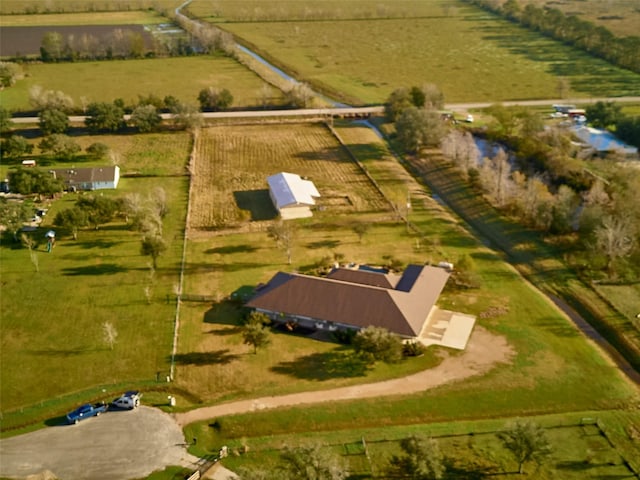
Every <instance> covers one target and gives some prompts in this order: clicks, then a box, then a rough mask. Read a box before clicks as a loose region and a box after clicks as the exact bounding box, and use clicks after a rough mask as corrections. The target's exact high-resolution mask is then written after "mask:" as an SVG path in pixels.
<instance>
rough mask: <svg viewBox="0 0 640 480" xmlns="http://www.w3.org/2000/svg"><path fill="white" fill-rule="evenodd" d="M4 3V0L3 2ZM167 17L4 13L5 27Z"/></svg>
mask: <svg viewBox="0 0 640 480" xmlns="http://www.w3.org/2000/svg"><path fill="white" fill-rule="evenodd" d="M3 3H4V2H3ZM166 22H167V17H164V16H162V15H160V13H158V12H155V11H150V10H138V11H124V12H109V14H108V15H104V14H102V15H96V13H94V12H84V13H67V14H51V13H50V14H39V15H38V14H32V15H2V16H0V24H1V25H2V26H3V27H38V26H47V27H50V26H62V25H153V24H156V23H166Z"/></svg>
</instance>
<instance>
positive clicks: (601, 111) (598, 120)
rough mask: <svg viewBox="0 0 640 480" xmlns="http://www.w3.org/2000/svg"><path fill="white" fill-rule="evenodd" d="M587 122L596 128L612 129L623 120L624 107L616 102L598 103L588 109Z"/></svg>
mask: <svg viewBox="0 0 640 480" xmlns="http://www.w3.org/2000/svg"><path fill="white" fill-rule="evenodd" d="M586 114H587V120H588V121H589V123H590V124H591V125H593V126H594V127H596V128H610V127H613V126H614V125H616V123H618V122H619V121H620V119H621V118H622V106H621V105H620V104H618V103H614V102H596V103H594V104H593V105H589V106H588V107H587V108H586Z"/></svg>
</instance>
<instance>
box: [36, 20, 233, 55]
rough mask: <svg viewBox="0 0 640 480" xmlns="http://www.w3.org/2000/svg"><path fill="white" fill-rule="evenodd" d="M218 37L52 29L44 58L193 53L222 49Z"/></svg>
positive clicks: (44, 40) (45, 38) (45, 41)
mask: <svg viewBox="0 0 640 480" xmlns="http://www.w3.org/2000/svg"><path fill="white" fill-rule="evenodd" d="M220 44H221V42H220V40H219V39H218V38H212V39H208V41H207V42H206V43H203V42H201V41H200V40H199V38H197V37H194V36H192V35H190V34H188V33H185V34H184V35H167V36H164V37H162V39H159V38H157V37H154V36H152V35H148V34H142V33H140V32H136V31H134V30H130V29H121V28H117V29H115V30H113V31H111V32H109V33H108V34H106V35H102V36H97V35H93V34H88V33H83V34H82V35H66V36H63V35H62V34H61V33H59V32H56V31H52V32H47V33H45V35H44V36H43V37H42V42H41V45H40V59H41V60H42V61H43V62H73V61H78V60H114V59H129V58H143V57H164V56H189V55H198V54H210V53H214V52H215V51H218V50H221V48H220Z"/></svg>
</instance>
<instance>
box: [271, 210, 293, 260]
mask: <svg viewBox="0 0 640 480" xmlns="http://www.w3.org/2000/svg"><path fill="white" fill-rule="evenodd" d="M267 235H269V237H270V238H273V239H274V240H275V241H276V245H277V246H278V248H281V249H282V250H284V251H285V253H286V254H287V263H288V264H289V265H291V249H292V248H293V239H294V236H295V229H294V226H293V224H291V223H288V222H285V221H284V220H280V221H279V222H277V223H273V224H272V225H270V226H269V228H268V229H267Z"/></svg>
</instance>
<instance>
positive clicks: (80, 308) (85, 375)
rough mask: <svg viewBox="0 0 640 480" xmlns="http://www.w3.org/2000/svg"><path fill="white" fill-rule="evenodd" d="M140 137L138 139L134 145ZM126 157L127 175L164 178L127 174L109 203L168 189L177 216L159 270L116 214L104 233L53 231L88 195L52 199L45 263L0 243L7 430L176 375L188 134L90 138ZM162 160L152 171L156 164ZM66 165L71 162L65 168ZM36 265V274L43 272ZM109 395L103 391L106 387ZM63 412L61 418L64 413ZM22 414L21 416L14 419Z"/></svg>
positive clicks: (40, 251)
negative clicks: (53, 406)
mask: <svg viewBox="0 0 640 480" xmlns="http://www.w3.org/2000/svg"><path fill="white" fill-rule="evenodd" d="M134 138H135V140H136V141H134V140H133V139H134ZM96 141H100V142H103V143H106V144H107V145H109V146H110V147H111V148H112V149H113V150H114V151H117V152H120V154H121V156H120V157H119V159H120V161H119V163H120V165H121V168H122V173H123V174H124V175H126V174H127V173H133V172H138V171H142V172H147V173H149V172H153V173H154V174H155V175H158V176H155V177H146V178H122V179H121V181H120V184H119V186H118V189H117V190H115V191H102V192H100V194H103V195H106V196H109V197H114V198H115V197H122V196H124V195H125V194H127V193H132V192H135V193H138V194H139V195H140V196H141V198H142V199H143V201H145V199H146V198H147V197H148V196H149V195H151V194H152V192H153V191H154V190H155V189H157V188H159V187H160V188H162V189H164V191H165V192H166V195H167V201H168V204H169V213H168V215H167V216H166V217H165V219H164V222H163V238H164V239H165V241H166V242H167V245H168V249H167V251H166V252H165V253H164V254H163V255H162V256H161V257H160V258H159V260H158V269H157V271H156V272H155V274H152V272H151V269H150V260H151V259H150V257H147V256H143V255H141V253H140V238H141V237H140V233H139V232H136V231H133V230H131V229H129V228H128V226H127V225H126V224H125V222H124V219H123V218H116V219H114V221H113V222H112V223H110V224H107V225H104V226H101V227H100V228H99V229H98V230H93V229H91V228H88V229H83V230H81V231H80V232H79V235H78V240H77V241H74V240H73V239H72V238H71V236H70V235H69V232H65V230H64V229H59V228H57V227H55V226H53V225H52V222H53V219H54V217H55V214H56V212H58V211H60V210H62V209H64V208H69V207H71V206H72V205H73V204H74V202H75V200H76V199H77V198H78V195H80V194H67V195H65V196H64V197H63V198H62V199H60V200H56V201H53V202H50V201H47V202H45V204H44V206H48V207H49V208H50V210H49V212H48V215H47V216H46V217H45V219H44V221H43V223H42V225H41V227H40V228H39V229H38V230H37V231H36V232H34V233H33V234H32V235H33V238H34V239H35V240H36V242H37V243H39V245H38V247H37V248H36V250H35V252H34V253H35V257H36V259H37V261H36V262H34V261H33V260H32V258H31V257H30V254H29V251H28V250H27V249H25V248H17V246H16V245H14V244H12V243H11V242H10V241H3V243H2V246H1V247H0V275H1V278H2V330H1V333H0V338H1V341H2V348H1V349H0V355H1V364H2V383H1V390H0V393H1V400H2V406H1V408H2V414H3V425H4V426H8V425H15V424H20V409H22V408H23V407H27V406H31V405H34V404H38V405H44V408H45V409H46V408H47V404H50V403H52V402H53V403H55V402H57V403H58V404H59V405H62V406H61V407H60V406H59V407H57V408H62V409H66V408H69V407H70V406H71V405H69V404H65V403H64V401H63V400H60V398H61V396H64V395H69V394H74V395H75V398H76V399H75V400H73V401H75V402H82V401H83V400H84V401H86V400H88V399H89V398H87V397H86V396H85V397H82V395H78V392H82V391H84V390H86V391H89V390H91V389H93V390H91V392H90V393H88V395H89V396H90V397H91V398H96V397H98V398H104V397H105V396H106V397H107V398H106V399H108V398H109V397H110V396H111V395H112V394H113V392H112V390H113V388H114V387H113V386H115V385H118V387H117V388H118V389H120V388H122V385H130V386H134V385H139V384H141V383H145V382H146V383H149V382H151V383H153V382H155V381H156V376H157V374H158V373H160V374H161V375H162V377H163V378H164V376H165V375H167V374H168V372H169V357H170V354H171V343H172V335H173V320H174V316H175V302H173V301H167V300H168V299H171V298H174V297H175V294H174V293H173V292H174V290H175V285H176V283H177V282H178V279H179V266H180V259H181V253H182V232H183V229H184V222H185V215H186V203H187V187H188V178H187V177H185V176H175V175H176V174H179V173H181V172H183V171H184V167H185V164H186V161H187V159H188V156H189V152H190V145H191V142H190V141H188V135H187V134H184V133H179V134H175V135H171V134H164V135H161V134H153V135H146V136H145V135H142V136H136V137H130V136H123V137H118V136H105V137H99V136H98V137H82V142H86V143H87V144H90V143H93V142H96ZM151 161H153V162H154V165H153V167H149V166H148V163H149V162H151ZM57 166H59V167H60V166H62V167H63V166H64V165H57ZM51 228H53V229H54V230H55V231H56V240H57V241H56V245H55V247H54V249H53V251H52V252H51V253H47V252H46V250H45V243H44V233H45V232H46V231H47V230H49V229H51ZM36 263H37V268H36ZM105 322H109V323H111V324H112V325H113V326H114V327H115V330H116V331H117V339H116V342H115V344H114V345H113V349H111V348H110V346H109V345H108V344H107V343H106V342H105V340H104V336H103V330H102V329H103V324H104V323H105ZM99 385H100V386H103V387H104V388H105V392H106V393H98V392H97V391H94V390H95V387H97V386H99ZM55 413H60V412H59V411H56V412H55ZM14 417H15V418H14Z"/></svg>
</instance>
